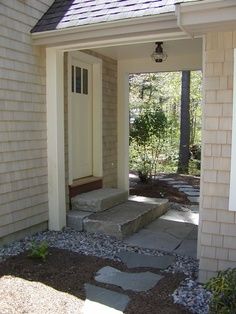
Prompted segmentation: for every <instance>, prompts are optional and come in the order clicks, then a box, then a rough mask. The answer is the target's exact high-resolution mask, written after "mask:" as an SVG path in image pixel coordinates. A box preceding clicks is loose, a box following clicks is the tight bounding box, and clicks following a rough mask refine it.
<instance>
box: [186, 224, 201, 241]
mask: <svg viewBox="0 0 236 314" xmlns="http://www.w3.org/2000/svg"><path fill="white" fill-rule="evenodd" d="M197 237H198V227H197V226H194V229H193V230H192V231H191V232H190V233H189V234H188V235H187V237H186V239H187V240H197Z"/></svg>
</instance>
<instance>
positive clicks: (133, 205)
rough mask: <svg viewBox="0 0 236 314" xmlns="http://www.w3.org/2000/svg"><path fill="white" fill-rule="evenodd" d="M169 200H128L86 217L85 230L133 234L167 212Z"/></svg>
mask: <svg viewBox="0 0 236 314" xmlns="http://www.w3.org/2000/svg"><path fill="white" fill-rule="evenodd" d="M168 208H169V203H168V200H165V199H151V201H150V202H149V201H148V198H146V202H140V201H137V202H136V201H130V200H129V201H127V202H125V203H123V204H120V205H117V206H114V207H112V208H110V209H108V210H106V211H103V212H100V213H94V214H92V215H90V216H88V217H87V218H85V219H84V222H83V223H84V230H85V231H87V232H100V233H103V234H107V235H111V236H115V237H117V238H118V239H122V238H124V237H126V236H128V235H131V234H133V233H134V232H136V231H138V230H139V229H141V228H142V227H144V226H145V225H147V224H149V223H150V222H152V221H153V220H155V219H156V218H157V217H160V216H161V215H163V214H164V213H166V212H167V210H168Z"/></svg>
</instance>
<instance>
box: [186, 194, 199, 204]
mask: <svg viewBox="0 0 236 314" xmlns="http://www.w3.org/2000/svg"><path fill="white" fill-rule="evenodd" d="M188 200H189V201H190V202H191V203H199V197H197V196H188Z"/></svg>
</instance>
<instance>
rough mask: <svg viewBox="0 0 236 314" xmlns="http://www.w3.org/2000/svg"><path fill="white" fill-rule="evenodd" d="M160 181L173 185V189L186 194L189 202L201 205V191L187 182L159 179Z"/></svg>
mask: <svg viewBox="0 0 236 314" xmlns="http://www.w3.org/2000/svg"><path fill="white" fill-rule="evenodd" d="M159 181H163V182H166V183H167V184H169V185H171V186H172V187H173V188H176V189H177V190H178V191H179V192H183V193H184V194H186V196H187V198H188V200H189V201H190V202H191V203H194V204H199V197H200V189H199V188H194V187H193V186H192V185H190V184H188V183H187V182H185V181H180V180H174V179H173V178H168V177H165V178H159Z"/></svg>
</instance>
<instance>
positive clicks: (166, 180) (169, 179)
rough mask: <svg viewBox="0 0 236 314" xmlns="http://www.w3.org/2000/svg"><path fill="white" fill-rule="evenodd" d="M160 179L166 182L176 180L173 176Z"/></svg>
mask: <svg viewBox="0 0 236 314" xmlns="http://www.w3.org/2000/svg"><path fill="white" fill-rule="evenodd" d="M159 180H160V181H164V182H169V181H175V180H174V179H173V178H160V179H159Z"/></svg>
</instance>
